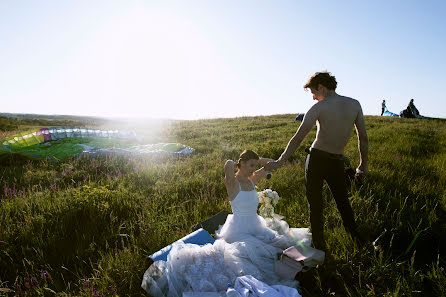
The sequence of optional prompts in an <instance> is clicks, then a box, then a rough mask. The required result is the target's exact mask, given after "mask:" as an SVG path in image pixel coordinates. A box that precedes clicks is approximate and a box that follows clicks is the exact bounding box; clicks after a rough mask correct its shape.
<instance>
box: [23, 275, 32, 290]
mask: <svg viewBox="0 0 446 297" xmlns="http://www.w3.org/2000/svg"><path fill="white" fill-rule="evenodd" d="M23 281H24V282H25V288H27V289H29V288H31V285H30V284H29V278H28V277H25V278H23Z"/></svg>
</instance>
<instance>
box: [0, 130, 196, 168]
mask: <svg viewBox="0 0 446 297" xmlns="http://www.w3.org/2000/svg"><path fill="white" fill-rule="evenodd" d="M138 140H139V138H138V137H137V135H136V133H135V132H133V131H123V130H101V129H92V128H84V127H50V128H40V129H33V130H28V131H25V132H21V133H18V134H16V135H13V136H9V137H5V138H4V139H3V140H1V142H0V144H1V146H0V154H7V153H16V154H20V155H24V156H26V157H29V158H32V159H42V160H62V159H66V158H69V157H73V156H76V155H79V154H89V155H104V154H111V153H113V154H125V155H132V154H152V153H167V154H191V153H193V152H194V149H193V148H191V147H189V146H186V145H183V144H180V143H156V144H143V145H135V142H136V141H138Z"/></svg>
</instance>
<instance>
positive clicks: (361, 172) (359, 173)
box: [355, 166, 367, 182]
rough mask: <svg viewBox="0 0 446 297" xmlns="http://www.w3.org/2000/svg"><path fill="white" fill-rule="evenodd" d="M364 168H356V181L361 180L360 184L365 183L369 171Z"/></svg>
mask: <svg viewBox="0 0 446 297" xmlns="http://www.w3.org/2000/svg"><path fill="white" fill-rule="evenodd" d="M364 169H365V168H362V166H359V167H358V168H356V174H355V179H357V180H359V181H360V182H363V181H364V178H365V176H366V174H367V169H365V170H364Z"/></svg>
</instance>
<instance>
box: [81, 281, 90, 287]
mask: <svg viewBox="0 0 446 297" xmlns="http://www.w3.org/2000/svg"><path fill="white" fill-rule="evenodd" d="M82 285H83V287H84V289H88V288H89V287H90V280H88V279H86V280H84V281H83V283H82Z"/></svg>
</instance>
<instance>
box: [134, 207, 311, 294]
mask: <svg viewBox="0 0 446 297" xmlns="http://www.w3.org/2000/svg"><path fill="white" fill-rule="evenodd" d="M268 226H272V227H274V228H275V230H277V231H274V230H272V229H270V228H268ZM215 235H216V238H217V240H216V241H215V242H214V244H207V245H204V246H199V245H195V244H185V243H178V244H175V245H174V246H173V247H172V250H171V251H170V253H169V255H168V257H167V261H157V262H155V263H154V264H153V265H152V266H154V265H155V267H151V268H149V269H148V270H147V271H146V273H145V274H144V279H143V285H142V286H143V287H144V288H145V289H146V290H148V288H149V287H150V291H149V293H150V294H152V295H154V296H169V297H171V296H172V297H173V296H174V297H177V296H178V297H181V296H182V292H183V291H194V292H224V291H225V290H226V288H227V284H228V283H231V284H234V281H235V279H236V278H237V277H238V276H242V275H252V276H253V277H255V278H256V279H258V280H260V281H263V282H265V283H267V284H268V285H278V284H280V285H286V286H290V287H295V288H296V287H297V285H298V282H297V281H294V280H284V279H280V278H279V277H278V276H277V275H276V274H275V272H274V262H275V261H276V260H277V258H278V255H279V254H281V253H282V251H283V250H284V249H286V248H287V247H289V246H291V245H295V244H297V243H298V242H300V243H301V244H304V245H307V246H309V245H310V243H311V239H310V234H309V232H308V229H307V228H289V227H288V224H287V223H286V222H285V221H283V220H280V218H278V217H277V218H276V219H273V220H268V221H265V219H263V218H262V217H260V216H258V215H255V216H254V215H251V216H234V215H228V218H227V219H226V223H225V224H224V225H223V226H222V227H221V228H220V229H219V230H218V231H217V232H216V234H215ZM157 268H158V269H159V270H160V272H162V273H159V276H154V269H157Z"/></svg>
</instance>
